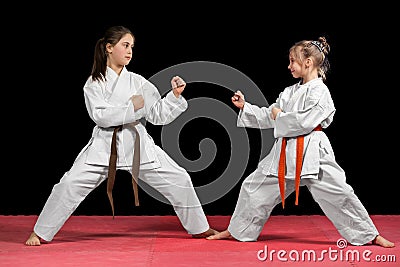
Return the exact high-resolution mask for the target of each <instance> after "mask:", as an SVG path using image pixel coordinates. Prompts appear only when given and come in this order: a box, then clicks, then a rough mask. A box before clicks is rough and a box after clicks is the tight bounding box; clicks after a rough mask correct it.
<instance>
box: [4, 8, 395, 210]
mask: <svg viewBox="0 0 400 267" xmlns="http://www.w3.org/2000/svg"><path fill="white" fill-rule="evenodd" d="M185 3H186V2H185ZM86 5H88V6H89V8H85V9H83V7H81V6H74V5H72V4H65V5H64V4H61V3H57V4H55V5H54V6H53V5H52V6H38V5H32V6H26V5H25V6H23V7H18V8H15V9H13V10H9V11H10V19H8V20H7V21H6V22H5V23H4V24H3V25H4V29H5V31H3V40H2V46H3V49H2V50H3V53H2V54H3V64H2V65H3V75H4V76H3V77H2V78H3V79H2V80H3V93H4V95H3V96H4V98H3V105H2V106H3V107H2V109H3V116H4V118H3V126H2V128H3V131H2V132H3V138H2V139H3V145H4V148H5V149H4V150H3V151H4V152H6V154H4V155H3V161H2V162H3V163H2V167H3V168H2V169H3V175H2V185H1V189H2V194H1V202H0V214H3V215H32V214H39V212H40V211H41V208H42V207H43V205H44V203H45V201H46V199H47V197H48V196H49V194H50V192H51V189H52V187H53V185H54V184H55V183H57V182H58V181H59V179H60V178H61V177H62V175H63V174H64V172H66V171H67V170H68V169H69V168H70V167H71V165H72V163H73V161H74V159H75V157H76V155H77V154H78V153H79V151H80V150H81V149H82V147H83V146H84V145H85V144H86V143H87V141H88V140H89V138H90V136H91V131H92V128H93V126H94V123H93V122H92V121H91V120H90V118H89V116H88V114H87V111H86V108H85V105H84V99H83V92H82V87H83V84H84V82H85V81H86V78H87V77H88V75H89V74H90V70H91V66H92V58H93V49H94V45H95V43H96V41H97V39H99V38H101V37H102V34H103V33H104V30H105V29H106V28H108V27H109V26H112V25H124V26H127V27H128V28H130V29H131V30H132V31H133V33H134V34H135V37H136V43H135V48H134V51H133V53H134V56H133V60H132V61H131V63H130V64H129V66H128V69H129V70H131V71H134V72H137V73H139V74H141V75H143V76H144V77H146V78H149V77H151V76H152V75H154V74H155V73H157V72H159V71H161V70H163V69H165V68H168V67H170V66H173V65H176V64H180V63H184V62H191V61H211V62H218V63H222V64H225V65H228V66H231V67H233V68H235V69H237V70H239V71H241V72H242V73H244V74H245V75H247V76H248V77H249V78H250V79H252V80H253V81H254V83H255V84H257V86H258V87H259V88H261V90H262V92H263V94H264V95H265V97H266V99H267V100H268V101H269V102H270V103H271V102H273V101H274V100H275V99H276V97H277V96H278V94H279V92H280V91H281V90H282V89H283V88H284V87H285V86H288V85H291V84H293V83H294V82H296V81H295V80H294V79H293V78H292V77H291V75H290V73H289V71H288V70H287V66H288V57H287V52H288V49H289V47H290V46H291V45H292V44H293V43H294V42H296V41H299V40H302V39H316V38H318V37H319V36H322V35H324V36H326V37H327V39H328V42H329V43H330V45H331V54H330V62H331V66H332V68H331V72H330V74H329V75H328V81H327V84H328V87H329V88H330V90H331V94H332V96H333V100H334V102H335V106H336V108H337V111H336V114H335V118H334V122H333V123H332V125H331V126H330V127H329V128H328V129H327V130H326V133H327V134H328V136H329V138H330V140H331V143H332V146H333V148H334V151H335V155H336V159H337V162H338V163H339V165H340V166H341V167H342V168H343V169H344V170H345V172H346V175H347V181H348V183H349V184H350V185H351V186H352V187H353V188H354V190H355V193H356V194H357V196H358V197H359V198H360V200H361V201H362V203H363V204H364V206H365V207H366V209H367V210H368V212H369V213H370V214H399V211H400V209H399V207H398V204H399V200H398V195H399V190H398V189H397V186H396V184H398V179H399V175H398V173H399V171H398V170H397V167H398V166H399V164H398V156H397V151H398V145H397V130H395V129H396V128H397V126H396V124H397V121H398V115H399V111H398V106H399V105H398V104H397V97H396V95H397V94H398V83H397V78H398V69H399V68H398V66H399V64H398V42H396V41H394V40H395V38H397V37H396V35H397V33H398V29H397V27H396V23H395V16H393V14H392V12H394V10H395V9H394V8H393V7H390V6H387V5H383V4H382V5H381V6H379V7H377V6H366V5H363V6H353V7H348V6H345V5H343V6H340V5H336V4H335V5H333V6H322V5H321V4H320V3H318V2H315V3H314V2H312V3H311V2H297V3H285V4H283V5H282V6H281V7H278V6H276V4H274V7H272V4H271V6H270V7H268V4H267V6H264V5H252V4H250V3H249V4H246V5H243V4H240V5H235V4H233V3H231V4H229V5H226V6H222V5H221V6H219V7H217V6H215V3H214V4H212V3H206V2H190V5H189V2H187V3H186V4H184V5H182V4H174V3H173V2H169V3H168V4H163V5H160V4H156V3H151V2H149V4H146V5H145V4H143V3H141V4H140V5H138V4H137V3H134V2H132V3H130V2H115V3H112V2H109V3H103V4H100V3H97V4H92V5H93V6H92V7H91V4H90V3H86V4H85V6H86ZM361 10H362V11H361ZM396 66H397V67H396ZM206 89H210V90H206ZM183 95H184V96H185V97H186V98H187V99H191V98H194V97H198V96H206V97H212V98H215V99H219V100H221V101H223V102H225V103H226V104H227V105H231V106H232V108H233V109H234V107H233V105H232V104H231V103H230V97H231V92H230V91H228V90H226V89H224V88H219V87H215V86H213V85H207V84H189V85H188V86H187V87H186V89H185V91H184V93H183ZM249 101H250V100H249ZM196 123H197V126H195V124H191V127H189V128H184V130H183V131H182V133H181V135H182V136H181V138H182V140H183V144H182V151H183V153H184V154H185V155H186V156H187V157H189V158H190V157H194V158H195V157H196V153H197V152H198V151H197V150H198V149H197V148H198V142H199V141H200V140H201V139H202V138H205V137H209V138H212V139H213V140H215V142H216V143H217V145H218V154H217V158H216V161H217V162H218V164H213V165H212V166H210V168H208V169H207V170H205V171H202V172H201V173H190V175H191V177H192V180H193V183H194V184H195V185H200V184H202V183H204V180H201V178H202V177H205V176H207V177H208V179H210V180H212V177H213V176H215V175H216V174H217V173H220V172H221V171H222V170H223V168H224V166H226V156H227V154H226V150H224V149H225V148H226V147H227V144H228V146H229V145H230V144H229V143H226V142H227V139H226V137H225V136H224V133H223V132H222V131H221V132H219V131H218V125H211V126H210V125H208V127H211V128H213V129H215V131H214V132H212V133H211V132H210V133H207V132H204V131H199V130H198V128H196V127H201V126H203V125H207V124H209V123H210V122H209V121H207V120H198V121H196ZM147 127H148V131H149V133H150V134H151V135H152V136H153V138H154V140H155V141H156V143H158V144H160V139H159V134H160V127H159V126H153V125H150V124H149V123H148V124H147ZM248 133H249V135H250V136H251V137H252V138H251V140H252V143H251V149H252V150H251V151H252V152H251V153H252V154H251V157H250V159H249V162H248V168H247V169H246V171H245V175H243V177H241V180H243V179H244V178H245V176H246V175H248V174H249V173H250V172H251V171H253V170H254V169H255V168H256V166H257V163H258V161H259V157H260V150H261V148H260V147H259V143H260V142H259V141H260V140H259V139H260V138H259V136H260V130H256V129H248ZM192 148H193V149H192ZM105 184H106V183H103V184H102V185H100V186H99V187H98V188H97V189H96V190H94V191H93V192H92V193H91V194H89V196H88V197H87V198H86V199H85V200H84V201H83V202H82V203H81V205H80V206H79V207H78V209H77V210H76V212H75V213H74V214H76V215H78V214H85V215H110V214H111V209H110V206H109V203H108V199H107V194H106V188H105ZM239 188H240V183H239V184H238V185H237V186H236V187H235V188H233V189H232V190H231V191H230V192H229V193H228V194H226V195H225V196H223V197H222V198H220V199H218V200H217V201H215V202H213V203H210V204H206V205H204V210H205V212H206V214H208V215H231V214H232V212H233V209H234V207H235V204H236V200H237V196H238V192H239ZM139 195H140V199H141V206H140V207H135V206H134V205H133V193H132V188H131V181H130V176H129V173H124V172H117V181H116V184H115V187H114V202H115V206H116V215H130V214H132V215H139V214H143V215H166V214H174V211H173V209H172V207H171V206H170V205H167V204H164V203H161V202H159V201H157V200H155V199H153V198H152V197H150V196H149V195H147V194H145V193H144V192H139ZM286 203H287V204H286V207H285V209H284V210H282V208H281V207H280V205H278V206H277V207H276V208H275V210H274V211H273V214H287V215H293V214H297V215H302V214H322V212H321V210H320V208H319V207H318V205H317V204H316V203H315V202H314V201H313V199H312V198H311V195H310V193H309V192H308V190H307V189H306V188H305V187H302V188H301V191H300V204H299V206H294V204H293V203H294V195H292V196H290V197H289V199H288V200H287V202H286Z"/></svg>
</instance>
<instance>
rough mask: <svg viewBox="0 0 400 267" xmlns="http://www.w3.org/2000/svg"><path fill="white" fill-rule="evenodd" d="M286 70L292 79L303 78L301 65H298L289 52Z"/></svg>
mask: <svg viewBox="0 0 400 267" xmlns="http://www.w3.org/2000/svg"><path fill="white" fill-rule="evenodd" d="M288 69H289V70H290V73H291V74H292V76H293V78H301V77H303V64H302V63H300V62H299V61H298V60H297V59H296V58H295V57H294V55H293V53H292V52H291V53H290V54H289V66H288Z"/></svg>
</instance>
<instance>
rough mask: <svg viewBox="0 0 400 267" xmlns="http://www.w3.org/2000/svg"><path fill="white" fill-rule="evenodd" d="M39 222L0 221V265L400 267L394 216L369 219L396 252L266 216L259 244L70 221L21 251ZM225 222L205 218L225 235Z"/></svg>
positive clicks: (161, 219) (130, 224)
mask: <svg viewBox="0 0 400 267" xmlns="http://www.w3.org/2000/svg"><path fill="white" fill-rule="evenodd" d="M36 218H37V216H0V266H2V267H3V266H13V267H15V266H97V267H100V266H113V267H114V266H157V267H163V266H246V267H247V266H288V265H290V266H324V267H328V266H374V267H376V266H378V267H379V266H382V267H386V266H400V215H372V216H371V218H372V220H373V221H374V222H375V224H376V226H377V227H378V230H379V231H380V232H381V234H382V235H383V236H384V237H386V238H387V239H389V240H391V241H392V242H395V244H396V247H395V248H391V249H388V248H386V249H385V248H381V247H378V246H373V245H365V246H352V245H349V244H346V242H345V241H344V240H341V237H340V235H339V234H338V232H337V231H336V229H335V228H334V227H333V225H332V224H331V222H330V221H328V219H327V218H326V217H325V216H319V215H312V216H272V217H271V218H270V220H269V221H268V222H267V223H266V224H265V226H264V229H263V232H262V234H261V236H260V238H259V240H258V241H257V242H239V241H235V240H206V239H194V238H192V237H191V236H190V235H188V234H187V233H186V232H185V231H184V230H183V228H182V226H181V225H180V223H179V221H178V219H177V217H175V216H116V217H115V219H114V220H113V219H112V217H110V216H72V217H71V218H70V219H69V220H68V221H67V222H66V224H65V225H64V227H63V228H61V231H60V232H59V233H58V234H57V235H56V236H55V238H54V240H53V241H52V242H51V243H48V244H46V243H44V244H42V245H41V246H37V247H30V246H26V245H25V244H24V242H25V240H26V239H27V237H28V236H29V234H30V232H31V230H32V227H33V224H34V223H35V220H36ZM229 218H230V216H208V219H209V222H210V225H211V226H212V227H213V228H215V229H217V230H223V229H225V228H226V226H227V225H228V222H229Z"/></svg>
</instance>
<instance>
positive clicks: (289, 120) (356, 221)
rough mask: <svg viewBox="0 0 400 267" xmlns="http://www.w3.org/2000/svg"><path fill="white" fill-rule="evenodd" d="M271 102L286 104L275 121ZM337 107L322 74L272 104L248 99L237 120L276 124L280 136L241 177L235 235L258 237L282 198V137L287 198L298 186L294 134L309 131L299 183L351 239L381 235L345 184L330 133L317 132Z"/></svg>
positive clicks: (241, 124) (231, 228)
mask: <svg viewBox="0 0 400 267" xmlns="http://www.w3.org/2000/svg"><path fill="white" fill-rule="evenodd" d="M272 107H278V108H280V109H282V112H280V113H279V114H278V116H277V118H276V120H272V119H271V117H270V114H271V109H272ZM335 111H336V109H335V106H334V103H333V100H332V98H331V95H330V92H329V90H328V87H327V86H326V85H325V84H324V83H323V81H322V79H321V78H317V79H314V80H312V81H309V82H308V83H306V84H303V85H302V84H300V82H299V83H297V84H294V85H292V86H289V87H287V88H285V89H284V91H283V92H281V93H280V94H279V97H278V98H277V100H276V102H275V103H273V104H272V105H270V106H269V107H261V108H260V107H258V106H255V105H252V104H249V103H247V102H246V103H245V105H244V108H243V109H242V110H241V111H240V112H239V115H238V120H237V125H238V126H239V127H252V128H260V129H267V128H274V137H275V138H276V141H275V143H274V145H273V147H272V148H271V151H270V153H269V154H268V155H267V156H266V157H265V158H264V159H262V160H261V161H260V162H259V164H258V167H257V169H256V170H255V171H254V172H253V173H251V174H250V175H249V176H248V177H246V179H245V180H244V181H243V184H242V186H241V190H240V193H239V198H238V201H237V204H236V207H235V210H234V213H233V215H232V217H231V221H230V224H229V226H228V231H229V232H230V233H231V235H232V236H233V237H234V238H236V239H238V240H240V241H256V240H257V238H258V237H259V235H260V233H261V231H262V228H263V226H264V224H265V223H266V221H267V220H268V218H269V216H270V214H271V211H272V210H273V208H274V207H275V206H276V205H277V204H279V203H281V196H280V191H279V184H278V166H279V156H280V150H281V144H282V137H286V138H287V145H286V176H285V181H286V188H285V197H287V196H288V195H290V194H291V193H292V192H293V191H294V190H295V184H294V179H295V170H296V137H297V136H300V135H305V137H304V153H303V154H304V156H303V166H302V170H301V182H300V185H301V186H303V185H305V186H307V188H308V189H309V190H310V192H311V194H312V197H313V198H314V200H315V201H316V202H317V203H318V204H319V206H320V207H321V209H322V210H323V212H324V213H325V215H326V216H327V217H328V218H329V220H330V221H331V222H332V223H333V224H334V226H335V227H336V228H337V230H338V231H339V233H340V234H341V235H342V236H343V237H344V238H345V239H346V240H347V241H348V242H350V243H351V244H353V245H363V244H366V243H368V242H370V241H372V240H373V239H374V238H375V237H376V236H377V235H378V231H377V229H376V227H375V226H374V224H373V222H372V220H371V219H370V217H369V215H368V213H367V211H366V210H365V208H364V206H363V205H362V203H361V202H360V200H359V199H358V197H357V196H356V195H355V194H354V191H353V189H352V187H351V186H350V185H348V184H347V183H346V176H345V172H344V171H343V169H342V168H341V167H340V166H339V165H338V164H337V162H336V161H335V155H334V152H333V150H332V146H331V144H330V142H329V139H328V137H327V135H326V134H325V133H324V132H323V131H313V129H315V128H316V127H317V126H318V125H321V126H322V128H326V127H328V126H329V125H330V124H331V122H332V120H333V116H334V113H335ZM299 201H300V202H301V196H300V197H299Z"/></svg>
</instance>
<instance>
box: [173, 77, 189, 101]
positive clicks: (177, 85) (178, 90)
mask: <svg viewBox="0 0 400 267" xmlns="http://www.w3.org/2000/svg"><path fill="white" fill-rule="evenodd" d="M171 86H172V91H173V93H174V95H175V97H179V96H180V95H181V94H182V92H183V90H184V89H185V87H186V83H185V81H184V80H183V79H182V78H181V77H179V76H174V77H172V79H171Z"/></svg>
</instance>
